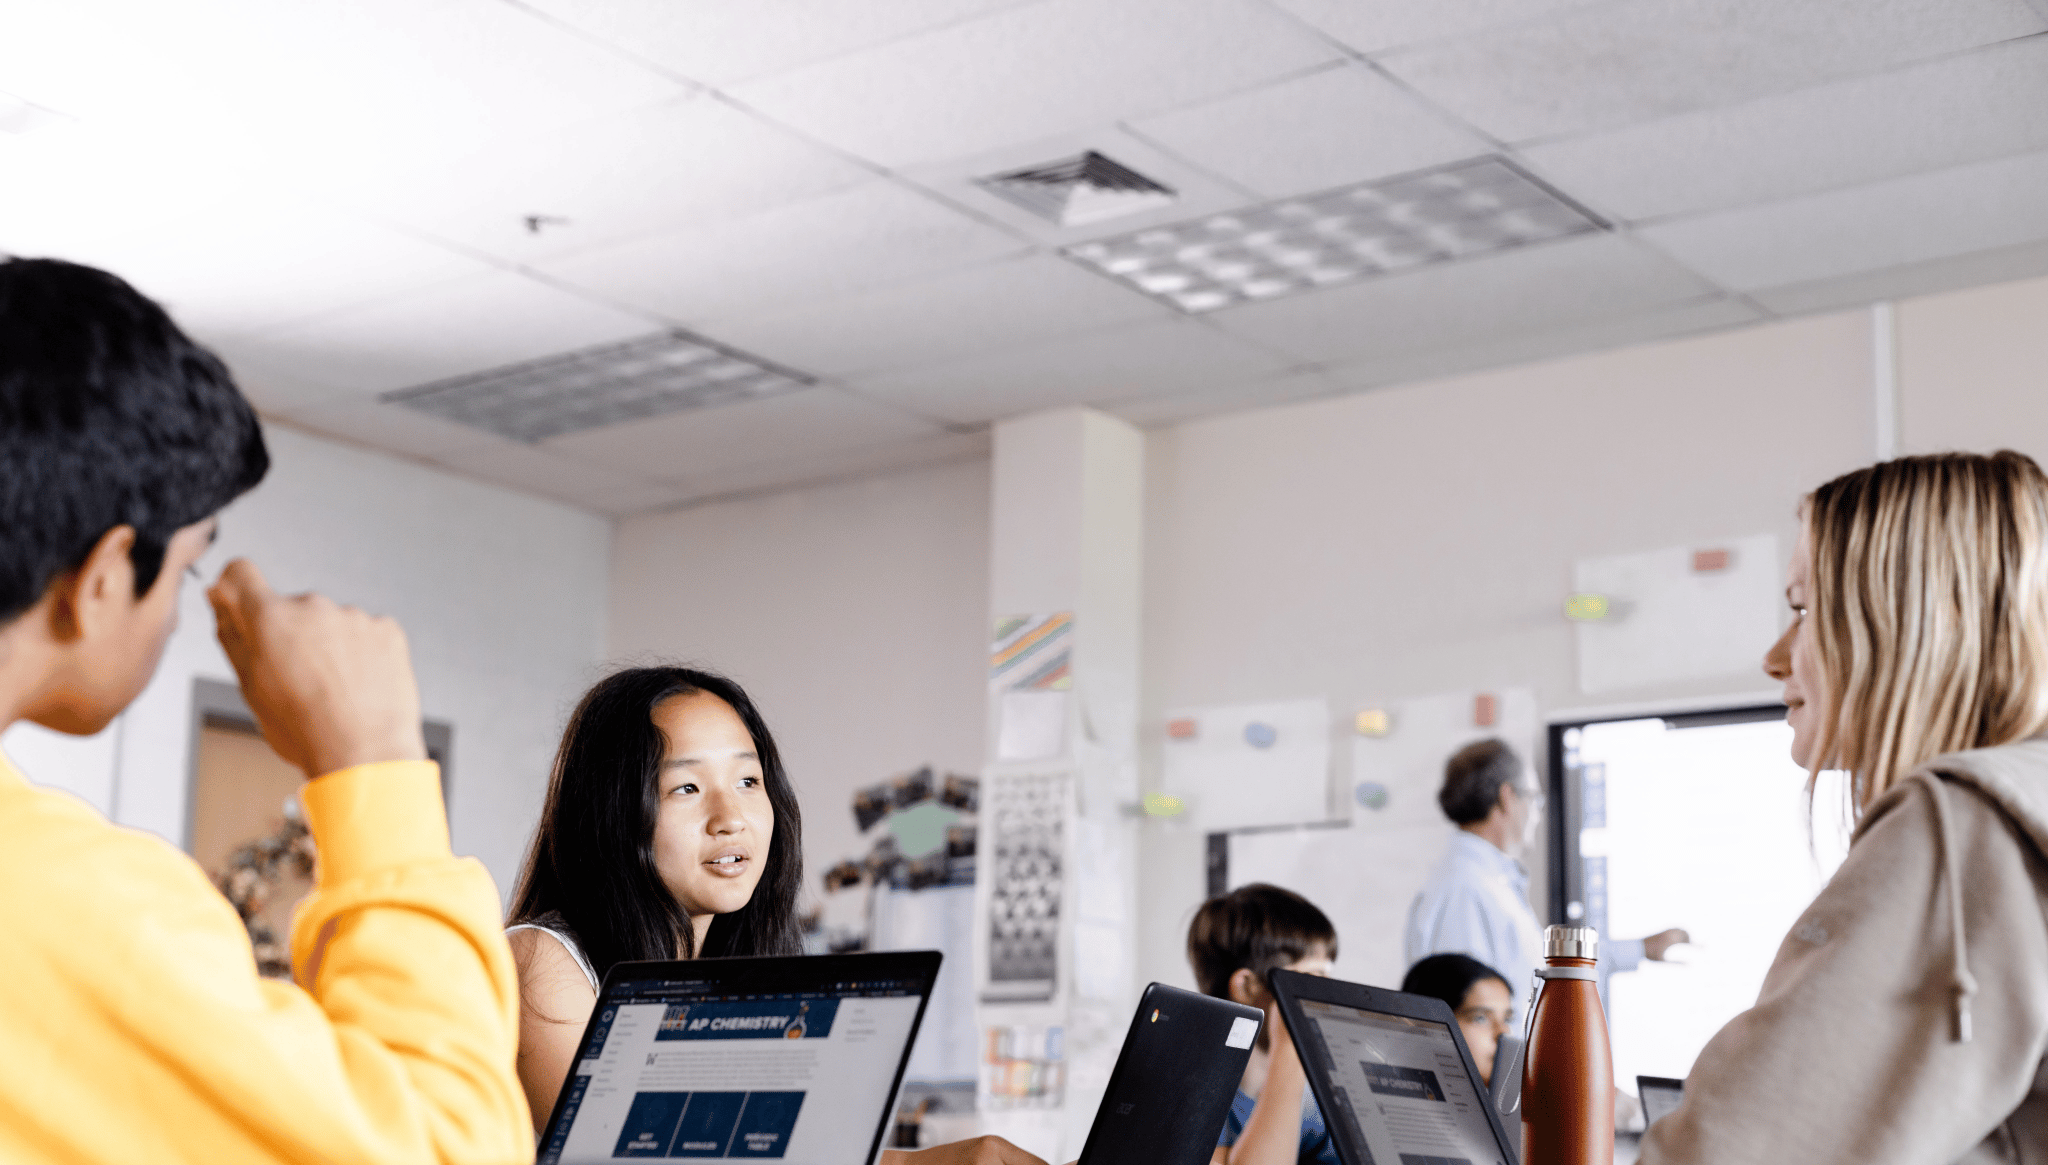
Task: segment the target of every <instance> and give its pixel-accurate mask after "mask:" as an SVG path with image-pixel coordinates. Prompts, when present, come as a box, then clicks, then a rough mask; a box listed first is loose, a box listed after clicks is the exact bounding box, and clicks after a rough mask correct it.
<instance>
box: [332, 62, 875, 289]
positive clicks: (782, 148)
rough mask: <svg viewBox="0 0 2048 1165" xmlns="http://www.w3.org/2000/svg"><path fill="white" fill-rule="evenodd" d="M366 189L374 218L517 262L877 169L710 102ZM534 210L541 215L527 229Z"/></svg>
mask: <svg viewBox="0 0 2048 1165" xmlns="http://www.w3.org/2000/svg"><path fill="white" fill-rule="evenodd" d="M411 177H412V179H413V180H412V181H408V182H406V183H404V184H402V185H399V184H393V185H389V186H386V187H384V188H382V189H380V190H378V191H375V192H372V193H368V194H365V195H364V196H363V197H364V198H365V199H366V200H367V201H368V202H369V204H370V205H371V206H372V207H373V209H375V210H376V211H377V212H378V213H380V214H383V215H386V216H388V217H390V218H392V219H395V220H397V221H401V222H405V223H409V224H411V225H413V226H416V227H419V228H421V229H423V230H425V231H428V232H431V233H433V234H435V235H438V236H441V237H445V238H449V239H453V240H456V241H458V242H460V243H463V244H466V245H468V246H472V247H476V248H478V249H480V250H483V251H485V252H488V253H490V254H493V255H496V256H499V257H501V258H504V259H508V260H511V261H514V262H520V263H531V262H535V261H537V260H541V259H547V258H553V257H557V256H561V255H565V254H570V253H573V252H576V251H585V250H590V249H592V248H594V247H600V246H604V245H606V244H609V243H615V242H618V241H621V240H625V239H631V238H637V237H640V236H645V235H650V234H657V233H661V232H665V231H674V230H677V229H682V228H688V227H693V226H694V227H708V226H712V225H715V224H717V223H719V222H721V221H723V220H726V219H730V218H736V217H740V216H743V215H747V214H755V213H759V212H760V211H763V210H767V209H770V208H772V207H776V206H783V205H787V204H790V203H795V202H802V201H804V200H806V199H810V198H815V197H818V196H819V195H823V194H829V193H831V192H833V191H835V190H843V189H846V188H848V187H851V186H855V185H858V184H860V183H862V182H866V181H869V180H871V179H872V178H873V177H874V175H873V172H872V171H870V170H868V169H867V168H866V167H863V166H860V165H857V164H855V163H854V162H851V161H849V160H847V159H846V158H845V157H843V156H841V155H838V154H835V153H833V152H832V151H830V150H826V149H824V148H822V147H820V146H817V145H813V144H811V143H809V142H806V141H804V140H802V139H800V138H798V137H796V136H795V135H794V134H791V133H789V132H788V131H787V130H783V129H781V128H779V127H776V126H773V125H770V124H768V123H767V122H765V121H763V120H761V119H760V118H758V117H754V116H752V115H750V114H748V113H745V112H743V111H741V110H739V109H736V108H734V107H733V106H731V105H728V104H726V103H725V102H723V101H719V100H717V99H715V98H712V97H685V98H678V99H675V100H670V101H664V102H661V103H658V104H655V105H651V106H646V107H643V108H640V109H635V110H631V111H629V112H626V113H621V114H617V115H612V116H606V117H602V118H598V119H596V120H594V121H589V122H582V123H578V124H574V125H564V126H555V127H543V128H538V129H535V130H532V131H530V132H520V133H517V134H513V135H509V136H506V137H501V138H497V139H495V140H492V141H489V142H481V143H477V144H476V145H474V146H473V147H471V148H468V149H460V150H451V151H448V152H447V153H446V154H445V155H443V156H440V157H436V158H434V159H432V160H430V161H427V162H425V163H422V164H421V165H419V166H417V167H415V168H414V170H413V172H412V175H411ZM528 216H545V218H546V219H547V220H550V221H544V222H542V223H541V224H540V226H539V229H538V230H535V229H533V228H532V227H530V226H529V224H528V223H527V221H526V220H527V218H528Z"/></svg>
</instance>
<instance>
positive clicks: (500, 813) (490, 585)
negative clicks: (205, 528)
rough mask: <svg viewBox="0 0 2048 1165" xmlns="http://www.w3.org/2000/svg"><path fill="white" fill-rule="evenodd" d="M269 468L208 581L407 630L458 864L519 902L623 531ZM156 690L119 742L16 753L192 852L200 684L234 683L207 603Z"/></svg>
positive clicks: (374, 482)
mask: <svg viewBox="0 0 2048 1165" xmlns="http://www.w3.org/2000/svg"><path fill="white" fill-rule="evenodd" d="M266 436H267V437H268V439H269V442H270V451H271V458H272V462H273V464H272V467H271V471H270V475H269V477H268V478H266V479H265V480H264V482H263V484H262V485H260V486H258V487H257V488H256V489H255V490H254V491H252V492H251V493H250V494H249V495H248V496H246V497H244V498H242V499H241V500H240V501H238V502H236V503H235V504H234V505H233V506H231V507H229V508H228V510H227V511H226V512H225V513H224V514H223V515H222V518H221V532H220V540H219V542H218V543H217V545H216V546H215V548H214V549H213V550H212V551H210V552H209V553H208V555H207V556H206V557H205V558H203V559H201V561H200V567H201V570H202V571H203V572H205V573H206V574H207V576H208V577H209V579H210V578H211V576H212V575H214V574H216V573H218V571H219V568H220V567H221V565H223V564H225V563H226V562H227V561H228V560H229V559H230V558H232V557H236V556H241V555H246V556H248V557H249V558H251V559H252V560H254V561H255V562H256V563H257V565H258V566H260V567H262V568H263V570H264V572H265V573H266V574H267V575H268V576H269V578H270V581H271V583H272V585H274V586H276V587H277V588H279V589H280V590H286V591H298V590H309V589H317V590H320V591H323V592H325V593H326V594H328V595H330V596H332V597H333V598H335V599H336V600H338V601H341V602H346V603H352V604H354V605H356V606H360V607H362V608H364V609H366V610H371V611H376V612H379V613H382V614H389V615H393V616H395V617H397V618H398V619H399V621H400V622H401V623H403V624H404V626H405V629H406V632H407V635H408V636H409V638H410V641H411V644H412V654H413V663H414V666H415V668H416V669H417V671H418V673H419V679H420V693H421V698H422V701H423V703H424V705H425V711H426V714H427V715H428V716H429V717H431V718H434V719H437V720H445V721H447V722H449V723H450V724H452V725H453V726H454V757H453V764H452V766H451V768H452V778H453V780H452V789H451V797H450V801H451V804H450V810H451V815H452V825H453V832H454V840H455V848H456V850H457V851H458V852H463V853H473V854H475V855H477V856H478V857H480V858H482V859H483V860H484V862H485V863H486V864H487V865H488V866H489V867H490V869H491V872H492V874H493V875H495V876H496V877H497V879H498V883H499V888H500V890H501V891H503V892H506V893H509V892H510V888H511V883H512V879H513V877H514V875H515V874H516V871H517V867H518V861H519V858H520V856H521V854H522V852H523V850H524V847H525V844H526V840H527V837H528V835H529V833H530V832H531V830H532V827H533V820H534V816H535V814H536V813H537V812H538V810H539V807H540V799H541V794H542V792H543V791H544V789H545V788H546V782H547V773H548V765H549V762H550V760H551V759H552V756H553V751H554V745H555V740H556V738H557V735H558V733H559V731H560V728H561V724H562V721H563V719H564V717H565V715H566V713H567V710H568V708H569V707H570V705H571V704H572V703H573V701H574V698H575V696H576V694H577V692H578V691H579V690H580V688H581V687H582V685H583V684H584V683H585V682H587V680H588V679H589V677H590V675H591V673H592V671H593V668H594V665H595V664H596V663H597V661H598V660H599V659H600V658H601V653H602V651H603V641H604V627H605V601H606V594H607V588H606V572H607V569H608V565H609V557H610V542H611V523H610V522H609V521H607V520H606V519H603V518H599V517H594V516H592V515H590V514H586V513H583V512H581V511H578V510H574V509H571V508H569V507H567V506H562V505H558V504H555V503H552V502H545V501H540V500H537V499H534V498H530V497H527V496H525V495H522V494H517V493H512V492H510V491H507V490H503V489H498V488H495V487H492V486H486V485H479V484H477V483H474V482H471V481H467V480H464V479H461V478H457V477H453V476H451V475H449V474H446V473H442V472H438V471H436V470H432V469H428V468H425V467H423V466H420V465H417V464H414V463H411V462H407V461H403V460H399V459H396V458H392V457H387V456H384V455H382V454H378V453H372V452H368V451H365V450H362V449H357V448H354V447H350V446H345V445H340V444H335V443H332V442H329V441H324V440H321V439H318V438H314V437H310V436H307V435H305V434H303V433H299V432H296V431H293V430H289V429H281V428H276V427H271V428H268V429H267V430H266ZM180 617H181V620H182V625H181V626H180V627H179V629H178V631H177V633H176V634H175V635H174V636H173V637H172V639H171V642H170V645H169V647H168V649H167V650H166V652H165V654H164V660H163V664H162V666H161V667H160V668H159V669H158V671H157V676H156V679H155V680H154V681H153V682H152V683H151V684H150V686H149V687H148V688H147V689H146V690H145V691H144V692H143V694H142V696H141V698H140V699H138V700H137V701H136V702H135V704H134V705H133V706H132V707H131V708H130V709H129V710H128V712H127V713H126V714H125V715H124V716H122V717H121V719H120V720H119V721H117V722H116V724H115V725H114V726H113V727H111V728H109V729H108V730H107V731H106V732H104V733H102V734H101V735H100V736H99V737H97V738H94V739H92V740H87V741H77V740H71V739H67V738H61V737H57V736H56V735H55V734H53V733H47V732H43V731H41V730H39V729H34V728H32V727H24V728H17V729H16V730H15V731H14V732H11V733H10V734H9V735H8V738H7V740H6V742H5V747H6V749H7V752H8V754H9V755H10V756H11V757H14V758H15V759H16V760H17V761H19V762H20V764H21V766H22V767H23V769H24V770H26V771H27V772H28V773H29V774H30V775H31V776H32V777H34V778H36V779H38V780H40V781H43V782H45V783H49V784H55V785H61V786H64V787H67V788H70V789H72V790H73V791H75V792H77V793H79V794H80V795H81V796H84V797H85V798H86V799H87V800H89V801H92V802H93V803H94V804H96V805H97V806H99V808H100V809H101V810H102V811H103V812H110V813H111V814H112V815H113V816H114V817H115V818H116V819H117V820H119V821H121V822H122V823H124V824H128V825H134V826H139V827H141V828H143V829H148V830H150V831H152V832H155V833H157V834H160V835H161V836H163V837H165V838H167V839H169V840H170V841H172V842H173V843H174V844H175V843H179V842H182V841H183V840H184V831H185V805H186V793H187V787H188V782H189V780H190V773H189V766H190V760H191V747H190V724H191V716H192V710H191V699H192V680H193V678H194V677H195V676H205V677H210V678H214V679H222V680H230V681H231V680H232V678H233V673H232V672H231V671H230V669H229V668H228V665H227V661H226V659H225V657H224V656H222V655H221V653H220V649H219V646H218V645H217V644H216V643H215V642H214V639H213V616H212V613H211V611H209V610H208V609H207V606H206V601H205V597H204V595H203V593H202V592H201V589H200V588H199V587H197V586H194V585H190V584H188V585H187V586H186V588H185V593H184V596H183V599H182V602H181V607H180Z"/></svg>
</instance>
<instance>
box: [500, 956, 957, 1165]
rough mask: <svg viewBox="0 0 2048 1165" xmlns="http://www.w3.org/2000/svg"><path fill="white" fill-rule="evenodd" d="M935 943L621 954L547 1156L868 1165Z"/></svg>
mask: <svg viewBox="0 0 2048 1165" xmlns="http://www.w3.org/2000/svg"><path fill="white" fill-rule="evenodd" d="M939 958H940V956H939V953H938V952H937V951H907V952H892V953H886V954H859V955H815V956H810V957H800V958H783V959H696V960H693V961H690V962H681V963H620V964H618V965H617V966H615V967H613V968H612V969H611V972H610V973H609V974H607V975H606V976H605V977H604V986H603V988H602V989H601V990H600V991H599V992H598V999H597V1009H596V1010H595V1011H593V1012H592V1013H591V1017H590V1024H589V1026H588V1027H586V1028H585V1029H584V1031H583V1042H582V1044H581V1045H580V1046H579V1047H578V1049H577V1052H576V1061H575V1065H574V1067H572V1068H571V1069H570V1072H569V1079H568V1082H567V1083H566V1084H565V1085H563V1088H562V1094H561V1096H560V1098H559V1099H557V1100H556V1101H555V1111H554V1113H553V1115H551V1116H550V1117H549V1118H548V1125H547V1129H546V1131H545V1132H543V1133H542V1134H541V1140H540V1146H539V1149H538V1152H539V1165H582V1163H584V1162H598V1161H602V1162H606V1163H610V1162H616V1161H621V1160H634V1159H645V1160H656V1161H661V1160H668V1161H677V1160H687V1161H692V1162H697V1163H700V1165H702V1163H707V1162H717V1161H759V1160H763V1159H775V1158H787V1159H789V1160H792V1161H801V1162H804V1163H805V1165H871V1163H872V1162H873V1161H874V1160H875V1158H876V1157H877V1156H878V1155H879V1154H880V1153H881V1151H882V1138H883V1136H884V1134H885V1133H886V1132H887V1131H888V1129H889V1126H890V1122H891V1118H892V1117H893V1116H894V1115H895V1110H896V1091H897V1089H898V1087H899V1086H900V1085H901V1084H902V1081H903V1067H904V1064H905V1063H906V1062H907V1061H908V1060H909V1058H910V1046H911V1043H912V1042H913V1041H914V1040H915V1039H916V1038H917V1027H918V1024H919V1023H920V1022H922V1021H923V1019H924V1009H925V1004H926V1002H927V1001H928V1000H929V999H930V998H931V993H932V983H933V982H934V981H935V980H936V979H937V978H938V974H939Z"/></svg>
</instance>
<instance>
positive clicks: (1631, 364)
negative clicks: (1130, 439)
mask: <svg viewBox="0 0 2048 1165" xmlns="http://www.w3.org/2000/svg"><path fill="white" fill-rule="evenodd" d="M1868 337H1869V322H1868V317H1867V315H1865V314H1861V313H1859V314H1853V315H1841V316H1828V317H1823V318H1817V319H1809V320H1802V321H1797V322H1794V323H1788V324H1778V325H1773V326H1769V327H1762V328H1753V329H1748V330H1744V331H1740V332H1734V333H1728V334H1723V335H1718V336H1710V337H1705V338H1700V339H1691V340H1683V341H1678V342H1673V343H1665V344H1657V345H1652V346H1648V347H1641V348H1634V349H1627V350H1623V351H1617V352H1609V353H1602V354H1596V355H1591V356H1582V357H1576V358H1572V359H1568V360H1559V361H1554V362H1551V363H1547V364H1541V365H1535V366H1527V367H1522V368H1515V369H1509V370H1504V371H1498V372H1492V373H1486V374H1483V375H1477V376H1467V377H1461V378H1458V379H1455V380H1448V381H1441V382H1436V383H1431V384H1420V385H1413V386H1408V387H1403V388H1397V389H1391V390H1385V391H1381V392H1374V393H1368V394H1364V395H1358V396H1350V397H1343V398H1338V399H1333V400H1328V401H1321V402H1314V403H1309V404H1303V405H1298V406H1293V407H1287V408H1279V409H1272V410H1267V411H1263V412H1255V413H1241V414H1236V415H1231V416H1224V417H1218V418H1215V419H1211V420H1205V421H1197V422H1193V423H1190V424H1186V425H1182V426H1180V427H1178V428H1175V429H1169V430H1165V431H1162V432H1158V433H1155V434H1153V437H1152V442H1151V445H1150V447H1149V448H1148V450H1147V453H1148V463H1149V465H1150V467H1151V471H1152V488H1151V491H1150V493H1151V506H1152V509H1151V513H1150V514H1149V515H1148V531H1149V535H1150V537H1149V545H1148V547H1147V557H1146V564H1145V577H1146V580H1147V587H1146V619H1147V622H1146V636H1145V642H1146V663H1147V673H1146V684H1145V700H1146V709H1147V722H1146V727H1147V731H1146V733H1145V736H1144V739H1146V740H1147V741H1148V742H1150V744H1151V751H1152V752H1153V754H1154V756H1155V758H1156V752H1157V747H1158V741H1159V739H1160V733H1159V731H1158V725H1159V723H1160V722H1161V720H1162V718H1163V715H1162V714H1163V712H1164V710H1165V709H1167V708H1170V707H1176V706H1186V705H1191V704H1212V703H1225V702H1237V701H1251V700H1262V699H1281V698H1292V697H1300V696H1325V695H1326V696H1328V697H1329V698H1330V701H1331V706H1332V709H1331V710H1332V713H1333V716H1334V718H1335V719H1336V720H1338V721H1339V723H1340V724H1348V723H1349V722H1350V719H1351V715H1352V714H1353V713H1354V712H1356V711H1357V710H1359V709H1361V708H1367V707H1375V706H1381V705H1383V704H1385V703H1387V702H1391V701H1396V700H1400V699H1404V698H1408V697H1415V696H1423V695H1428V694H1431V693H1436V692H1443V691H1455V690H1460V689H1473V688H1479V689H1488V688H1494V689H1499V688H1510V687H1527V688H1529V689H1532V690H1533V691H1534V692H1535V693H1536V696H1537V700H1538V703H1539V706H1540V707H1541V708H1542V709H1543V710H1544V711H1546V712H1549V711H1554V710H1556V709H1558V708H1564V707H1571V706H1575V705H1576V706H1585V705H1587V704H1590V703H1594V702H1596V701H1593V700H1589V699H1587V698H1585V697H1583V696H1581V695H1580V694H1579V692H1578V690H1577V686H1576V674H1575V657H1574V654H1573V644H1572V632H1571V624H1570V623H1568V622H1567V621H1566V620H1565V619H1564V617H1563V604H1564V599H1565V596H1566V595H1567V594H1568V593H1569V592H1570V591H1571V589H1572V564H1573V562H1574V560H1576V559H1579V558H1583V557H1588V556H1593V555H1604V554H1614V553H1624V552H1629V551H1636V550H1647V549H1654V548H1658V547H1663V546H1669V545H1677V544H1682V543H1687V542H1694V541H1707V540H1712V539H1716V538H1724V537H1730V536H1737V535H1744V534H1751V533H1763V532H1773V533H1776V534H1778V535H1779V536H1780V539H1781V550H1782V549H1784V548H1789V546H1790V544H1791V539H1792V536H1793V535H1794V534H1795V533H1796V530H1795V525H1794V520H1793V515H1794V509H1795V506H1796V505H1797V502H1798V498H1799V496H1800V494H1801V493H1802V492H1803V491H1804V490H1806V489H1810V488H1812V487H1813V486H1814V485H1817V484H1819V483H1820V482H1821V481H1824V480H1826V479H1827V478H1829V477H1831V476H1833V475H1834V474H1837V473H1840V472H1842V471H1844V470H1846V469H1849V468H1852V467H1854V466H1856V465H1858V464H1860V463H1863V462H1866V461H1868V460H1870V456H1871V450H1872V447H1873V442H1874V412H1873V410H1872V406H1871V404H1870V402H1871V400H1872V391H1871V387H1870V384H1871V381H1870V377H1871V363H1870V350H1871V349H1870V342H1869V338H1868ZM1766 646H1767V644H1762V643H1759V644H1758V645H1757V653H1758V656H1759V657H1761V655H1762V652H1763V649H1764V648H1765V647H1766ZM1769 686H1770V685H1769V684H1768V681H1767V680H1766V679H1765V677H1764V676H1763V675H1762V674H1761V673H1760V671H1759V672H1745V673H1741V674H1734V675H1729V676H1726V677H1722V678H1720V679H1718V680H1711V681H1706V682H1702V683H1697V684H1688V685H1684V686H1673V687H1667V688H1664V689H1661V690H1658V689H1652V690H1642V691H1634V692H1629V693H1625V694H1623V695H1622V696H1621V697H1620V698H1622V699H1627V700H1656V699H1665V698H1679V697H1686V696H1695V695H1702V694H1719V693H1728V692H1754V691H1756V690H1758V689H1761V688H1768V687H1769ZM1597 702H1607V701H1606V700H1604V699H1603V700H1602V701H1597ZM1340 731H1341V730H1340ZM1339 739H1340V740H1342V739H1344V737H1343V736H1341V735H1340V737H1339ZM1333 756H1334V758H1335V766H1336V769H1337V775H1338V778H1339V780H1343V779H1344V778H1345V777H1346V776H1347V774H1348V767H1349V756H1348V752H1347V751H1346V750H1344V749H1343V748H1339V749H1338V750H1337V751H1336V752H1335V753H1334V754H1333ZM1153 771H1156V761H1155V764H1154V766H1153ZM1147 840H1148V849H1147V856H1146V860H1145V863H1144V865H1145V871H1146V877H1147V881H1146V883H1145V884H1144V886H1143V887H1142V888H1141V894H1142V895H1143V900H1144V903H1145V910H1144V911H1143V915H1142V917H1143V919H1144V922H1143V925H1144V927H1145V931H1144V933H1143V934H1142V935H1141V936H1140V944H1141V965H1140V974H1141V976H1144V977H1149V978H1157V979H1162V980H1165V981H1168V982H1174V983H1180V984H1182V985H1189V986H1191V985H1192V980H1191V976H1190V975H1189V974H1188V971H1187V968H1186V965H1185V959H1184V956H1183V955H1182V949H1183V947H1182V944H1183V942H1184V939H1185V934H1186V924H1187V920H1188V918H1189V916H1190V914H1191V912H1192V911H1193V909H1194V907H1195V906H1196V905H1198V904H1199V901H1200V897H1201V893H1202V886H1203V864H1202V850H1201V838H1200V836H1199V835H1196V834H1193V833H1189V832H1182V831H1179V830H1176V829H1175V828H1174V827H1173V826H1171V825H1159V824H1155V825H1154V826H1153V827H1152V829H1151V832H1150V834H1149V835H1148V839H1147ZM1530 864H1531V866H1532V872H1534V873H1536V875H1537V876H1538V878H1539V879H1540V878H1541V877H1542V858H1541V856H1540V855H1532V858H1531V860H1530ZM1541 893H1542V891H1541V889H1540V887H1539V888H1538V892H1537V894H1538V898H1539V901H1540V898H1541ZM1340 937H1341V939H1342V941H1343V942H1344V944H1345V946H1346V947H1347V948H1355V947H1357V946H1358V945H1359V944H1364V943H1373V942H1379V943H1398V942H1399V941H1400V940H1399V936H1398V935H1392V934H1389V935H1380V936H1371V935H1343V936H1340Z"/></svg>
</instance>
